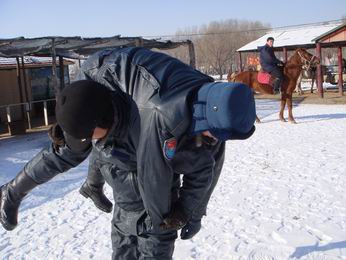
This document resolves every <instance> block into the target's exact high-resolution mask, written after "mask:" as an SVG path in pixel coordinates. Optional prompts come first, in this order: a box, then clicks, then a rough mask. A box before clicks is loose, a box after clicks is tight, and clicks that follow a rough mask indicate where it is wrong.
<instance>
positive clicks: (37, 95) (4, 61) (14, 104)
mask: <svg viewBox="0 0 346 260" xmlns="http://www.w3.org/2000/svg"><path fill="white" fill-rule="evenodd" d="M17 60H19V63H20V64H21V68H18V63H17ZM72 64H74V63H73V62H72V61H70V60H66V59H64V60H63V68H64V69H63V70H62V71H60V67H58V68H57V75H58V81H60V83H62V82H63V83H62V84H68V83H69V82H70V78H69V65H72ZM61 72H63V73H64V74H62V73H61ZM61 81H62V82H61ZM52 82H53V81H52V58H49V57H32V56H24V57H21V58H2V57H0V91H1V95H0V122H1V123H6V122H7V123H8V126H9V131H10V133H12V134H14V133H16V132H18V131H19V128H20V129H21V130H20V131H19V132H21V131H24V130H25V129H24V124H23V122H24V120H25V118H27V122H28V128H31V125H32V124H31V118H35V117H37V116H40V115H41V114H42V111H43V110H44V114H45V123H46V125H48V116H49V115H50V114H53V113H54V105H55V102H54V101H55V95H54V94H55V91H54V86H53V84H52ZM58 83H59V82H58ZM18 122H22V123H20V124H19V123H18Z"/></svg>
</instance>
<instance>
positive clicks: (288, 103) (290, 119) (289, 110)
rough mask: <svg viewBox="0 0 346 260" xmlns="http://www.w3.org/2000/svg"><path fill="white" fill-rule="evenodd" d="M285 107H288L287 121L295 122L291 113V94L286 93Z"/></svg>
mask: <svg viewBox="0 0 346 260" xmlns="http://www.w3.org/2000/svg"><path fill="white" fill-rule="evenodd" d="M287 107H288V121H290V122H291V123H293V124H296V123H297V122H296V120H294V117H293V113H292V94H287Z"/></svg>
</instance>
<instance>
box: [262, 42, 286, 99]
mask: <svg viewBox="0 0 346 260" xmlns="http://www.w3.org/2000/svg"><path fill="white" fill-rule="evenodd" d="M273 45H274V38H273V37H268V38H267V43H266V44H265V45H264V46H261V47H258V50H259V51H260V64H261V67H262V70H264V71H265V72H268V73H269V74H270V75H271V76H273V77H275V81H274V83H273V88H274V94H278V93H279V92H280V89H281V84H282V81H283V78H284V75H283V73H282V69H281V68H279V65H281V66H283V65H284V63H283V62H282V61H281V60H279V59H278V58H276V56H275V54H274V48H273Z"/></svg>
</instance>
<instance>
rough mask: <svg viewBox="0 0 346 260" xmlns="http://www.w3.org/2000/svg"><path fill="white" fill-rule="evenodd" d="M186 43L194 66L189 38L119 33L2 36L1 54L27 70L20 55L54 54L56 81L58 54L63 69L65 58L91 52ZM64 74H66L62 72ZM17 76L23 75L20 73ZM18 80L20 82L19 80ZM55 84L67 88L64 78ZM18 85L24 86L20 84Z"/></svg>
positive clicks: (192, 49)
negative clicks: (157, 37)
mask: <svg viewBox="0 0 346 260" xmlns="http://www.w3.org/2000/svg"><path fill="white" fill-rule="evenodd" d="M183 45H185V46H187V47H188V50H189V56H190V65H191V66H192V67H193V68H195V66H196V65H195V64H196V59H195V50H194V46H193V43H192V42H191V41H189V40H187V41H179V42H173V41H161V40H156V39H144V38H142V37H121V36H120V35H117V36H112V37H97V38H82V37H80V36H75V37H62V36H47V37H39V38H24V37H18V38H12V39H0V57H7V58H11V57H12V58H16V59H17V69H18V70H19V69H22V70H25V67H24V62H22V68H21V66H20V63H19V58H20V57H21V58H22V60H23V57H24V56H40V57H52V59H53V62H52V75H53V78H54V81H57V78H56V75H57V73H56V62H54V61H56V57H57V56H58V57H59V65H60V69H63V58H71V59H78V60H80V59H86V58H87V57H88V56H89V55H91V54H93V53H95V52H97V51H100V50H103V49H108V48H117V47H130V46H138V47H146V48H149V49H152V48H155V49H161V50H168V49H173V48H177V47H179V46H183ZM61 74H62V75H63V72H62V73H61ZM18 75H20V74H19V73H18ZM18 82H19V83H20V80H19V81H18ZM53 84H54V86H55V87H54V88H55V90H56V91H57V92H59V91H60V90H61V89H62V88H63V87H64V85H63V84H64V83H63V80H61V81H60V86H58V85H57V83H56V82H54V83H53ZM18 87H19V88H21V86H18Z"/></svg>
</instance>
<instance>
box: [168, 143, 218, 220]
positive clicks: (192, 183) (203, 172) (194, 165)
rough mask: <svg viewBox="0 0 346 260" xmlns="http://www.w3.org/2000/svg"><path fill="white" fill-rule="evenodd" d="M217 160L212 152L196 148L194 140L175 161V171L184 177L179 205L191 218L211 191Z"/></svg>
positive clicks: (203, 148) (180, 152)
mask: <svg viewBox="0 0 346 260" xmlns="http://www.w3.org/2000/svg"><path fill="white" fill-rule="evenodd" d="M214 168H215V160H214V157H213V154H212V150H210V149H207V148H206V147H205V146H201V147H196V146H195V144H194V142H193V140H191V139H190V143H189V144H187V145H186V148H185V149H184V150H182V151H179V154H177V157H176V158H175V160H174V170H175V172H178V173H180V174H182V175H183V182H182V186H181V188H180V191H179V199H178V203H179V204H180V205H181V206H182V207H183V209H184V212H185V213H186V214H187V216H188V217H189V218H190V217H191V216H192V213H193V211H194V210H195V209H196V208H197V206H198V205H200V204H201V203H202V201H203V198H204V196H205V194H206V193H208V191H209V190H210V186H211V184H212V180H213V176H214Z"/></svg>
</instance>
